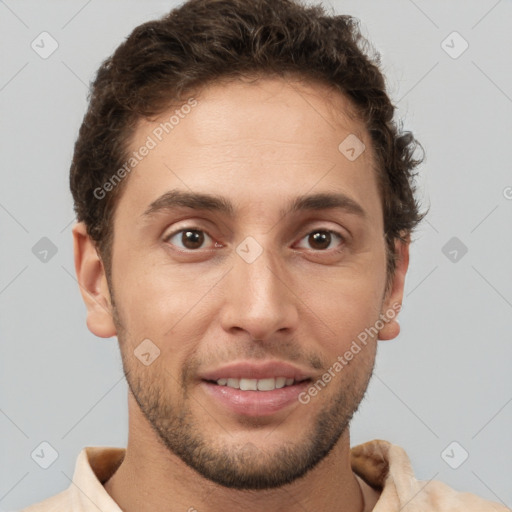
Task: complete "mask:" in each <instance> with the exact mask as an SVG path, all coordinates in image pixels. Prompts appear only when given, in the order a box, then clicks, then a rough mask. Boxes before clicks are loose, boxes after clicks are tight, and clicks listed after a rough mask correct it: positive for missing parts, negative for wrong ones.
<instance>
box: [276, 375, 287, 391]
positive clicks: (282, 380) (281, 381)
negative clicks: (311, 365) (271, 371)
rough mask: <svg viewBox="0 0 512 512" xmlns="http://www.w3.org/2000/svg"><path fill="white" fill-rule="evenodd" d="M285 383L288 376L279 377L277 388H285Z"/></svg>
mask: <svg viewBox="0 0 512 512" xmlns="http://www.w3.org/2000/svg"><path fill="white" fill-rule="evenodd" d="M285 385H286V378H285V377H277V379H276V388H277V389H281V388H284V386H285Z"/></svg>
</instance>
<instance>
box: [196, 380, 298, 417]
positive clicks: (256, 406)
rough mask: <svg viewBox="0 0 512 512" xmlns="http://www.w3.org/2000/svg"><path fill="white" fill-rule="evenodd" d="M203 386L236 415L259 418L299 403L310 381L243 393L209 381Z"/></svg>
mask: <svg viewBox="0 0 512 512" xmlns="http://www.w3.org/2000/svg"><path fill="white" fill-rule="evenodd" d="M202 386H203V389H205V391H206V392H207V393H209V394H210V396H212V397H213V398H214V399H215V400H216V401H217V402H218V403H220V404H221V405H222V406H223V407H225V408H227V409H229V410H230V411H232V412H234V413H235V414H241V415H244V416H251V417H258V416H270V415H272V414H275V413H277V412H279V411H282V410H283V409H285V408H287V407H289V406H291V405H292V404H297V403H299V395H300V393H301V392H302V391H304V390H305V389H306V388H307V387H308V381H304V382H300V383H297V384H293V385H292V386H285V387H284V388H280V389H274V390H272V391H242V390H240V389H235V388H230V387H228V386H219V385H218V384H213V383H212V382H208V381H203V382H202Z"/></svg>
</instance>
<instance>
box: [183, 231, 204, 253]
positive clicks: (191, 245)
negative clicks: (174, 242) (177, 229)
mask: <svg viewBox="0 0 512 512" xmlns="http://www.w3.org/2000/svg"><path fill="white" fill-rule="evenodd" d="M203 241H204V235H203V233H201V232H200V231H184V232H183V236H182V242H183V245H184V246H185V247H186V248H187V249H197V248H198V247H201V245H202V244H203Z"/></svg>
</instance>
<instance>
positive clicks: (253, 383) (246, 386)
mask: <svg viewBox="0 0 512 512" xmlns="http://www.w3.org/2000/svg"><path fill="white" fill-rule="evenodd" d="M240 389H241V390H242V391H257V390H258V381H257V380H256V379H240Z"/></svg>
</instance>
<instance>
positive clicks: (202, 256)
mask: <svg viewBox="0 0 512 512" xmlns="http://www.w3.org/2000/svg"><path fill="white" fill-rule="evenodd" d="M194 97H195V98H196V100H197V102H198V103H197V106H196V107H194V108H193V109H192V110H191V112H190V113H189V114H188V115H187V116H185V117H184V119H180V123H179V125H177V126H175V128H174V129H173V130H172V131H171V132H170V133H169V134H167V135H166V136H165V137H164V138H163V140H162V141H161V142H160V143H159V144H158V145H157V147H156V148H154V149H153V150H151V151H150V152H149V154H148V156H146V157H145V158H144V159H143V160H142V161H141V162H140V163H139V164H138V165H137V167H136V168H135V169H134V170H133V171H132V172H131V174H130V176H129V177H128V178H125V179H128V182H127V183H126V188H125V190H124V191H123V194H122V195H121V198H120V201H119V204H118V207H117V210H116V213H115V217H114V243H113V250H112V275H111V276H110V282H109V281H108V280H107V276H106V275H105V270H104V266H103V263H102V260H101V258H100V256H99V254H98V252H97V250H96V248H95V246H94V243H93V242H92V241H91V239H90V238H89V237H88V236H87V233H86V229H85V226H84V225H83V223H77V224H76V225H75V226H74V228H73V236H74V249H75V268H76V272H77V277H78V280H79V283H80V285H81V292H82V296H83V299H84V301H85V304H86V306H87V311H88V313H87V326H88V328H89V330H90V331H91V332H92V333H94V334H95V335H96V336H100V337H105V338H108V337H112V336H117V338H118V341H119V346H120V351H121V355H122V358H123V366H124V371H125V375H126V377H127V380H128V383H129V387H130V392H129V396H128V406H129V439H128V446H127V451H126V456H125V458H124V460H123V462H122V464H121V466H120V467H119V469H118V470H117V471H116V472H115V474H114V475H113V476H112V477H111V478H110V480H109V481H108V482H107V483H106V484H105V489H106V490H107V492H108V493H109V494H110V495H111V496H112V497H113V499H114V500H115V501H116V502H117V503H118V504H119V505H120V507H121V508H122V509H123V510H124V511H127V512H132V511H136V510H137V511H142V512H144V511H146V510H147V511H150V510H151V511H154V510H164V509H165V510H170V511H174V510H176V511H178V510H193V509H196V510H198V511H211V512H214V511H225V510H233V509H235V508H236V509H243V510H248V511H256V510H265V511H269V512H273V511H276V512H277V511H295V510H304V509H306V510H344V511H350V512H356V511H357V512H359V511H361V510H363V496H362V493H363V494H364V502H365V503H366V506H365V508H364V510H371V509H372V508H373V504H374V503H375V501H376V500H377V498H378V494H377V493H376V492H375V491H373V490H372V489H371V488H369V487H368V486H367V485H366V484H364V482H363V481H362V480H360V479H359V478H356V477H355V475H354V474H353V472H352V470H351V467H350V454H349V450H350V439H349V429H348V422H349V421H350V418H351V416H352V414H353V413H354V411H355V410H356V409H357V407H358V405H359V403H360V401H361V399H362V397H363V395H364V393H365V391H366V388H367V385H368V381H369V379H370V376H371V373H372V369H373V364H374V361H375V354H376V346H377V340H378V339H381V340H387V339H392V338H394V337H396V336H397V335H398V333H399V330H400V327H399V324H398V322H396V321H395V320H392V321H389V322H388V323H385V325H384V327H383V328H382V329H381V330H380V332H379V334H378V336H376V337H373V338H370V339H369V341H368V343H367V345H366V346H365V347H364V348H363V349H362V350H361V351H360V353H358V354H357V355H356V356H354V358H353V359H352V360H351V361H350V362H349V364H348V365H347V366H345V367H344V368H343V370H342V371H341V372H339V373H338V374H337V375H336V377H335V378H333V379H332V380H331V382H330V383H329V384H328V385H327V386H326V387H325V388H324V389H322V390H321V392H319V393H318V395H317V396H315V397H314V398H312V399H311V401H310V402H309V403H308V404H306V405H303V404H301V403H299V402H298V401H297V402H296V403H293V404H292V405H289V406H287V407H286V408H285V409H284V410H281V411H278V412H277V413H275V414H272V415H270V416H265V417H246V416H244V415H241V414H236V413H233V412H231V411H227V410H226V409H225V408H224V407H223V406H222V405H220V404H219V403H218V402H217V401H216V400H215V399H214V398H212V396H211V395H210V394H208V393H207V392H205V390H204V388H203V387H202V385H201V380H200V379H199V375H200V374H201V372H203V371H206V370H209V369H212V368H217V367H219V366H222V365H224V364H226V363H229V362H233V361H235V362H238V361H258V362H261V361H270V360H272V361H275V360H277V361H286V362H290V363H292V364H293V365H295V366H296V367H298V368H300V369H301V370H303V371H304V372H306V373H307V374H308V375H309V376H310V377H311V379H312V380H313V381H316V380H317V379H318V378H321V377H322V375H323V374H324V373H325V372H326V371H327V370H328V368H329V367H331V366H332V365H333V363H334V362H335V361H336V360H337V357H338V356H339V355H342V354H344V353H345V352H346V351H347V350H348V349H349V347H350V345H351V343H352V341H353V340H355V339H356V338H357V336H358V334H359V333H361V332H362V331H364V329H365V328H368V327H370V326H373V325H374V324H375V323H376V321H377V320H378V319H379V315H380V314H383V313H385V312H386V311H388V310H389V309H390V308H391V307H392V306H393V305H396V304H401V302H402V296H403V289H404V280H405V274H406V272H407V267H408V262H409V242H407V243H401V242H397V244H396V251H397V254H398V256H399V258H398V261H397V267H396V271H395V273H394V275H393V278H392V281H391V286H390V287H389V289H388V290H387V293H385V292H386V287H385V285H386V252H385V240H384V237H383V217H382V202H381V198H380V196H379V191H378V188H377V178H376V174H375V170H374V168H373V156H372V146H371V141H370V138H369V135H368V133H367V132H366V130H365V127H364V125H362V124H361V123H360V122H359V121H357V119H356V118H355V116H353V115H352V114H351V105H350V103H349V101H348V100H347V99H346V98H345V97H344V96H342V95H341V94H340V93H338V92H334V91H332V90H331V89H329V88H327V87H326V86H325V85H323V84H319V83H315V82H311V81H309V82H301V83H299V82H290V81H289V80H285V79H279V78H264V79H259V80H257V81H252V82H247V81H243V80H235V81H231V82H229V83H227V84H223V85H222V86H221V85H219V84H218V83H217V84H213V85H210V86H208V87H205V88H203V89H202V90H201V91H200V92H199V93H198V94H196V95H195V96H194ZM173 111H174V108H173V109H171V110H170V111H169V112H167V113H165V114H164V115H162V116H161V117H160V118H159V119H157V120H153V121H151V122H150V121H147V120H145V121H141V122H140V123H139V125H138V127H137V130H136V132H135V136H134V138H133V140H132V143H131V148H132V149H133V150H136V149H137V148H139V147H140V146H141V145H143V144H144V142H145V141H146V138H147V136H148V135H150V134H151V133H152V130H154V129H155V127H157V126H158V124H159V123H160V122H161V121H162V120H165V119H168V118H169V116H170V114H172V112H173ZM349 134H356V135H357V137H358V138H359V139H361V140H362V141H363V142H364V144H365V146H366V150H365V151H364V152H363V153H362V155H361V156H359V158H357V159H356V160H354V161H349V160H348V159H347V158H346V157H345V156H344V155H343V154H342V153H341V152H340V151H339V150H338V145H339V144H340V143H341V141H343V140H344V139H345V138H346V137H347V136H348V135H349ZM171 189H178V190H182V191H188V192H191V191H192V192H202V193H210V194H219V195H222V196H224V197H225V198H226V199H228V200H230V201H231V202H232V203H233V205H234V215H233V217H229V216H227V215H225V214H224V213H219V212H209V211H200V210H194V209H190V208H188V209H187V208H178V209H175V210H172V211H163V212H162V211H161V212H159V213H158V214H156V215H154V216H152V217H149V218H144V217H143V212H144V211H145V210H146V209H147V208H148V206H149V205H150V204H151V203H152V202H153V201H154V200H155V199H157V198H158V197H159V196H161V195H162V194H163V193H165V192H167V191H169V190H171ZM319 192H327V193H332V192H339V193H343V194H345V195H347V196H348V197H350V198H351V199H353V200H354V201H356V202H357V203H358V204H359V205H360V206H361V207H362V208H363V210H364V211H365V217H364V218H363V217H360V216H358V215H355V214H353V213H349V212H346V211H344V210H339V209H322V210H313V211H304V212H296V213H290V214H288V215H286V216H282V215H281V214H280V210H281V209H282V208H283V207H284V206H285V205H286V204H287V202H288V201H289V200H291V199H293V198H295V197H296V196H299V195H304V194H313V193H319ZM192 227H193V228H196V229H201V230H202V233H205V237H204V241H203V245H200V244H201V242H199V245H200V247H199V248H198V249H190V247H193V246H192V245H187V242H188V239H187V238H185V239H183V237H182V235H181V234H178V235H177V236H174V237H172V238H169V235H170V234H172V233H174V232H175V231H178V229H179V228H181V229H183V228H192ZM326 229H331V230H334V231H336V232H338V233H340V234H341V235H342V236H344V237H345V241H342V240H341V239H338V238H337V237H336V236H333V237H332V238H331V239H330V241H329V240H327V242H326V243H325V246H324V245H322V243H319V242H316V243H315V240H313V239H312V238H311V236H309V235H310V234H311V233H312V232H313V233H316V232H317V231H315V230H320V231H321V233H323V232H324V231H325V230H326ZM248 236H251V237H253V238H254V239H256V240H257V242H258V244H259V245H260V247H261V249H262V253H261V255H260V256H259V257H258V258H257V259H256V260H255V261H253V262H252V263H248V262H247V261H245V260H244V259H243V258H241V257H240V256H239V255H238V254H237V252H236V248H237V246H239V244H240V243H241V242H243V241H244V240H245V238H246V237H248ZM173 244H174V245H173ZM216 244H217V245H216ZM185 247H189V249H188V252H180V249H181V250H182V251H186V250H187V249H185ZM337 249H341V251H340V252H336V250H337ZM194 251H195V252H194ZM109 284H110V287H109ZM144 339H150V340H151V341H152V343H154V344H155V345H156V346H157V347H158V348H159V350H160V355H159V357H157V358H156V359H155V360H154V361H153V362H152V363H151V364H150V365H149V366H145V365H144V364H142V363H141V361H140V360H139V359H138V358H137V357H135V356H134V350H135V349H136V347H137V346H138V345H139V344H140V343H141V342H142V340H144ZM322 421H323V424H322V425H323V428H322V430H321V429H320V426H321V423H322ZM194 443H195V444H194ZM184 446H185V447H188V448H185V450H184V451H185V452H186V450H187V449H189V453H188V454H187V453H179V449H178V447H181V448H180V449H181V450H182V451H183V447H184ZM191 446H198V447H199V448H200V450H199V449H198V450H196V451H195V452H194V451H191V450H192V448H190V447H191ZM320 452H322V453H320ZM205 453H206V454H207V455H208V457H204V455H205ZM319 453H320V455H318V454H319ZM315 454H316V458H315ZM187 456H188V457H189V458H191V460H192V461H193V463H194V464H196V466H197V467H195V468H193V467H191V464H190V463H191V460H187ZM221 456H222V458H221ZM242 459H243V462H242ZM316 459H320V460H316ZM212 460H213V462H211V461H212ZM287 460H288V462H289V464H288V465H286V461H287ZM223 461H224V463H223ZM308 465H309V466H312V467H311V468H309V470H308V471H306V469H304V468H307V467H308ZM298 468H303V469H304V471H306V472H305V474H303V475H300V476H298V475H296V474H294V473H293V472H294V471H295V472H297V471H298ZM304 471H303V472H304ZM230 472H231V473H232V474H233V475H234V478H235V480H236V479H237V478H238V479H239V482H245V483H246V484H248V483H249V482H252V483H253V484H254V482H260V484H261V485H262V482H264V481H265V478H264V477H265V475H266V477H267V480H266V486H267V488H266V489H258V490H247V489H236V488H233V487H227V486H226V482H225V481H224V482H223V480H222V479H223V478H227V476H226V475H229V474H230ZM205 475H206V476H205ZM233 475H232V476H233ZM237 475H238V477H237ZM269 475H271V476H272V475H273V478H275V481H274V482H273V484H272V482H271V481H270V480H271V478H269ZM286 475H288V480H290V482H289V483H285V484H283V483H282V482H281V483H280V482H279V481H278V480H279V478H281V480H283V481H284V479H285V478H286ZM232 485H233V484H232ZM247 486H248V485H247Z"/></svg>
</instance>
